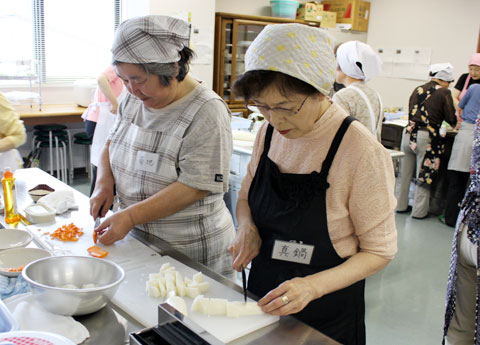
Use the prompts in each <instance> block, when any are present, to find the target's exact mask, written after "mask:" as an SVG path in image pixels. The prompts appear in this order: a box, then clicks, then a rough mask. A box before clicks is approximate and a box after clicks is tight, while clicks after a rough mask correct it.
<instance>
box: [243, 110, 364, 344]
mask: <svg viewBox="0 0 480 345" xmlns="http://www.w3.org/2000/svg"><path fill="white" fill-rule="evenodd" d="M353 120H354V118H353V117H350V116H349V117H347V118H345V120H344V121H343V123H342V124H341V126H340V128H339V129H338V131H337V134H336V135H335V138H334V139H333V141H332V144H331V147H330V149H329V151H328V154H327V156H326V158H325V161H324V162H323V164H322V170H321V171H320V173H318V172H316V171H314V172H312V173H311V174H284V173H281V172H280V170H279V168H278V166H277V165H276V164H275V163H274V162H273V161H272V160H270V158H268V151H269V149H270V142H271V139H272V133H273V127H272V126H271V125H269V126H268V128H267V132H266V136H265V145H264V150H263V154H262V156H261V158H260V162H259V164H258V167H257V171H256V173H255V177H254V178H253V181H252V184H251V186H250V190H249V193H248V204H249V206H250V210H251V214H252V218H253V221H254V223H255V225H256V226H257V228H258V231H259V233H260V237H261V238H262V246H261V248H260V253H259V255H258V256H257V257H256V258H255V259H254V260H253V261H252V267H251V270H250V275H249V279H248V290H249V291H251V292H253V293H254V294H255V295H257V296H259V297H263V296H265V294H267V293H268V292H269V291H270V290H272V289H274V288H276V287H277V286H278V285H280V284H281V283H283V282H284V281H286V280H289V279H293V278H295V277H305V276H307V275H311V274H314V273H317V272H320V271H323V270H327V269H329V268H332V267H335V266H338V265H340V264H341V263H343V262H344V261H345V260H346V259H342V258H340V257H339V256H338V254H337V252H336V251H335V249H334V247H333V245H332V242H331V240H330V236H329V233H328V225H327V208H326V193H327V188H328V187H329V184H328V182H327V176H328V172H329V170H330V166H331V165H332V162H333V159H334V157H335V154H336V152H337V150H338V147H339V145H340V143H341V141H342V139H343V136H344V134H345V132H346V130H347V129H348V126H349V125H350V123H351V122H352V121H353ZM275 240H283V241H296V242H303V244H309V245H314V246H315V248H314V250H313V254H312V258H311V261H310V264H309V265H306V264H301V263H295V262H289V261H283V260H276V259H272V250H273V245H274V242H275ZM364 288H365V280H362V281H359V282H357V283H355V284H353V285H351V286H349V287H347V288H345V289H342V290H339V291H335V292H332V293H330V294H328V295H325V296H323V297H321V298H319V299H316V300H314V301H311V302H310V303H309V304H308V305H307V306H306V307H305V308H304V309H303V310H302V311H301V312H299V313H297V314H293V316H294V317H296V318H298V319H299V320H301V321H303V322H304V323H306V324H308V325H310V326H311V327H314V328H315V329H317V330H319V331H320V332H322V333H324V334H326V335H328V336H329V337H331V338H333V339H335V340H336V341H338V342H340V343H342V344H352V345H353V344H365V299H364Z"/></svg>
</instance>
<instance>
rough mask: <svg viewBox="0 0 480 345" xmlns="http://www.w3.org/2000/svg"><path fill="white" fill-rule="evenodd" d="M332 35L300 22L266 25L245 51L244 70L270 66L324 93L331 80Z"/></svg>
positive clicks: (333, 71)
mask: <svg viewBox="0 0 480 345" xmlns="http://www.w3.org/2000/svg"><path fill="white" fill-rule="evenodd" d="M333 47H334V39H333V38H332V37H331V36H330V35H329V34H327V33H326V32H325V31H324V30H323V29H320V28H313V27H309V26H308V25H303V24H272V25H267V26H266V27H265V28H264V29H263V30H262V32H261V33H260V34H259V35H258V36H257V37H256V38H255V40H254V41H253V43H252V44H251V45H250V47H249V48H248V50H247V53H246V54H245V72H248V71H254V70H270V71H277V72H282V73H285V74H288V75H289V76H292V77H294V78H297V79H300V80H302V81H304V82H306V83H308V84H310V85H312V86H313V87H314V88H316V89H317V90H318V91H320V92H321V93H322V94H324V95H328V94H329V93H330V89H331V88H332V86H333V82H334V80H335V69H336V62H335V55H334V54H333Z"/></svg>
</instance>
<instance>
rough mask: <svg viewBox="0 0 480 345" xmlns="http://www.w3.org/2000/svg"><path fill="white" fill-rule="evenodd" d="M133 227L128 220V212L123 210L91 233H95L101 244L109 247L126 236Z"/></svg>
mask: <svg viewBox="0 0 480 345" xmlns="http://www.w3.org/2000/svg"><path fill="white" fill-rule="evenodd" d="M134 226H135V224H134V223H133V221H132V219H131V218H130V216H129V214H128V211H127V210H123V211H119V212H116V213H114V214H113V215H112V216H110V217H108V218H107V219H105V220H104V221H103V222H102V223H101V224H100V225H99V226H98V228H96V229H94V230H93V231H95V232H96V233H97V235H98V239H99V241H100V242H101V243H103V244H105V245H109V244H112V243H114V242H116V241H118V240H121V239H122V238H124V237H125V236H127V234H128V233H129V231H130V230H132V229H133V227H134Z"/></svg>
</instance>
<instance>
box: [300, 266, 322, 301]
mask: <svg viewBox="0 0 480 345" xmlns="http://www.w3.org/2000/svg"><path fill="white" fill-rule="evenodd" d="M322 273H323V272H319V273H316V274H313V275H310V276H306V277H305V278H303V279H305V282H306V283H307V285H308V286H309V288H310V290H311V291H312V293H313V299H318V298H321V297H323V296H325V295H326V294H327V293H328V292H327V291H326V286H325V282H324V280H323V279H322Z"/></svg>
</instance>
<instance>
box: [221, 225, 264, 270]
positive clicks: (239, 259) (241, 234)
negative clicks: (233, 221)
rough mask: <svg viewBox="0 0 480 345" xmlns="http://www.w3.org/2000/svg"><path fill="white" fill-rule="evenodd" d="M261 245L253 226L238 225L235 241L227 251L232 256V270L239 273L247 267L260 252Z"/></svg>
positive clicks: (255, 228)
mask: <svg viewBox="0 0 480 345" xmlns="http://www.w3.org/2000/svg"><path fill="white" fill-rule="evenodd" d="M261 245H262V239H261V238H260V235H259V234H258V230H257V227H256V226H255V225H254V224H245V225H240V226H239V228H238V230H237V236H236V238H235V240H234V241H233V243H232V244H230V246H228V249H227V250H228V252H229V253H230V255H232V259H233V264H232V267H233V269H234V270H236V271H241V270H242V269H243V268H245V267H247V265H248V264H249V263H250V261H252V260H253V259H254V258H255V257H256V256H257V255H258V253H259V252H260V246H261Z"/></svg>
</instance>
